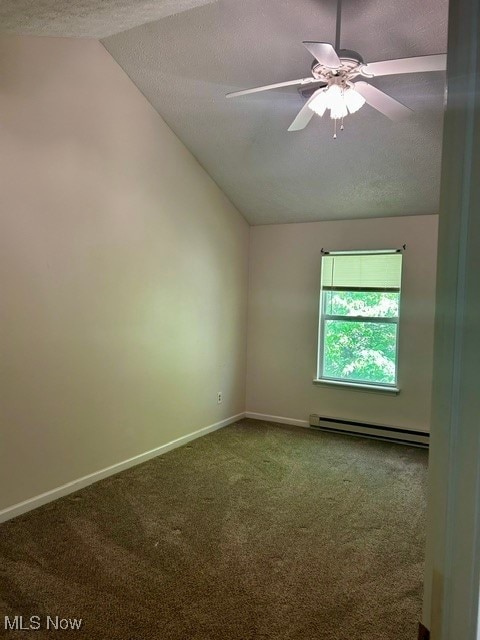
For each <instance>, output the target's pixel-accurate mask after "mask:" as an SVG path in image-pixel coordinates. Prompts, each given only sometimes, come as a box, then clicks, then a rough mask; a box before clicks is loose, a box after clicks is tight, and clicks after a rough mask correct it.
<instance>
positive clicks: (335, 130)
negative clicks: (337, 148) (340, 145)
mask: <svg viewBox="0 0 480 640" xmlns="http://www.w3.org/2000/svg"><path fill="white" fill-rule="evenodd" d="M333 139H334V140H336V139H337V119H336V118H334V120H333Z"/></svg>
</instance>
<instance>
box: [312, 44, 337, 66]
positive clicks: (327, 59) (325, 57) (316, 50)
mask: <svg viewBox="0 0 480 640" xmlns="http://www.w3.org/2000/svg"><path fill="white" fill-rule="evenodd" d="M303 46H304V47H306V48H307V49H308V51H310V53H311V54H312V56H313V57H314V58H316V59H317V60H318V62H320V64H323V65H324V66H325V67H328V68H329V69H338V68H339V67H341V66H342V62H341V60H340V58H339V57H338V56H337V53H336V51H335V49H334V48H333V46H332V45H331V44H329V43H328V42H310V41H306V42H303Z"/></svg>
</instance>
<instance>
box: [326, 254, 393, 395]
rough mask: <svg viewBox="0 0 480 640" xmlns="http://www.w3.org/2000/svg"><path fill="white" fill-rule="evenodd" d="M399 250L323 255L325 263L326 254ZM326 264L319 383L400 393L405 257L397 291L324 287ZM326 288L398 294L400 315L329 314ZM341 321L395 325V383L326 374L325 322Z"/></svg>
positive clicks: (373, 288)
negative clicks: (324, 371) (325, 293)
mask: <svg viewBox="0 0 480 640" xmlns="http://www.w3.org/2000/svg"><path fill="white" fill-rule="evenodd" d="M394 253H399V251H397V250H382V251H348V252H347V251H345V252H335V253H329V254H325V255H322V263H323V258H324V257H326V255H338V256H341V255H350V256H351V255H359V256H361V255H381V254H394ZM322 267H323V264H321V267H320V300H319V314H318V315H319V318H318V344H317V377H316V378H315V379H314V382H315V383H320V384H331V385H335V386H339V387H343V386H346V387H351V388H352V387H353V388H358V389H360V390H366V391H387V392H393V393H398V392H399V391H400V389H399V387H398V380H399V345H400V317H401V300H402V284H403V260H402V271H401V275H400V287H398V288H396V289H395V291H394V290H393V289H392V288H389V289H386V288H382V287H365V288H364V289H359V288H357V287H346V286H339V287H328V288H326V287H323V286H322ZM325 291H333V292H336V291H345V292H347V291H348V292H361V293H363V292H365V293H370V292H379V293H398V315H397V316H396V317H393V318H392V317H378V316H363V315H357V316H342V315H337V314H327V313H326V301H327V296H325V295H324V292H325ZM328 320H333V321H341V322H365V323H375V324H395V325H396V332H395V380H394V382H388V383H385V382H372V381H369V380H352V379H350V378H337V377H333V376H326V375H324V373H323V370H324V352H325V340H324V337H325V324H326V321H328Z"/></svg>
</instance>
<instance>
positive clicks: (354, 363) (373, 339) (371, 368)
mask: <svg viewBox="0 0 480 640" xmlns="http://www.w3.org/2000/svg"><path fill="white" fill-rule="evenodd" d="M401 277H402V254H401V253H399V252H397V251H376V252H368V253H367V252H363V253H362V252H359V253H353V252H345V253H338V254H332V253H330V254H327V255H324V256H323V257H322V269H321V291H320V322H319V340H318V372H317V377H318V379H319V380H320V381H332V382H334V381H336V382H343V383H348V384H357V385H374V386H377V387H378V386H381V387H385V388H388V387H393V388H396V386H397V369H398V326H399V325H398V321H399V311H400V288H401Z"/></svg>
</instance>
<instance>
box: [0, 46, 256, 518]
mask: <svg viewBox="0 0 480 640" xmlns="http://www.w3.org/2000/svg"><path fill="white" fill-rule="evenodd" d="M0 103H1V107H0V120H1V122H0V203H1V204H0V291H1V294H0V331H1V333H0V395H1V398H0V510H1V509H2V508H5V507H8V506H9V505H12V504H15V503H18V502H19V501H22V500H25V499H27V498H30V497H32V496H35V495H38V494H40V493H42V492H45V491H48V490H50V489H53V488H55V487H58V486H59V485H61V484H63V483H66V482H69V481H71V480H74V479H76V478H79V477H81V476H83V475H86V474H89V473H92V472H95V471H97V470H99V469H102V468H104V467H106V466H108V465H112V464H115V463H117V462H119V461H122V460H125V459H127V458H129V457H131V456H134V455H136V454H140V453H142V452H144V451H146V450H149V449H152V448H155V447H158V446H159V445H162V444H163V443H166V442H168V441H170V440H172V439H174V438H177V437H179V436H182V435H183V434H187V433H189V432H192V431H194V430H196V429H199V428H201V427H204V426H206V425H210V424H212V423H215V422H218V421H220V420H222V419H224V418H226V417H228V416H232V415H234V414H237V413H239V412H242V411H243V410H244V397H245V355H246V354H245V351H246V296H247V273H248V272H247V268H248V265H247V253H248V225H247V224H246V222H245V220H244V219H243V218H242V217H241V216H240V214H239V213H238V212H237V211H236V210H235V209H234V207H233V206H232V205H231V204H230V203H229V201H228V200H227V199H226V197H225V196H224V195H223V194H222V193H221V191H220V190H219V189H218V188H217V187H216V185H215V184H214V183H213V181H212V180H211V179H210V178H209V177H208V176H207V174H206V173H205V172H204V171H203V169H202V168H201V167H200V165H199V164H198V163H197V162H196V160H195V159H194V158H193V157H192V155H191V154H190V153H189V152H188V151H187V150H186V149H185V147H184V146H183V145H182V144H181V143H180V142H179V140H178V139H177V138H176V137H175V136H174V135H173V133H172V132H171V131H170V130H169V129H168V127H167V126H166V125H165V123H164V122H163V121H162V120H161V118H160V117H159V116H158V115H157V113H156V112H155V111H154V110H153V109H152V107H151V106H150V105H149V104H148V103H147V102H146V100H145V99H144V98H143V96H142V95H141V94H140V93H139V92H138V90H137V89H136V88H135V87H134V85H133V84H132V83H131V82H130V80H129V79H128V78H127V77H126V75H125V74H124V73H123V72H122V71H121V69H120V68H119V67H118V66H117V65H116V63H115V62H114V61H113V59H112V58H111V57H110V56H109V54H108V53H107V52H106V51H105V50H104V49H103V47H102V46H101V45H100V44H99V43H98V42H96V41H88V40H73V39H72V40H64V39H53V38H21V37H2V38H0ZM217 391H222V392H223V394H224V401H223V404H221V405H217V401H216V394H217Z"/></svg>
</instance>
